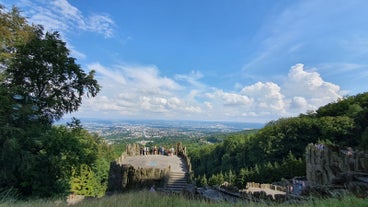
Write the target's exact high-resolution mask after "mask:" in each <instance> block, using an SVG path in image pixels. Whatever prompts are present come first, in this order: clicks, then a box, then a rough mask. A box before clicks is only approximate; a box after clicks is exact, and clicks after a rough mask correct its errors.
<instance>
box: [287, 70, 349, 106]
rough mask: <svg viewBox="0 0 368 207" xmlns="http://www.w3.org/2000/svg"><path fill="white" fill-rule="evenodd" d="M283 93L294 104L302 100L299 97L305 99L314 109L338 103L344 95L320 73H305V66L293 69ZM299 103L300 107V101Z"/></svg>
mask: <svg viewBox="0 0 368 207" xmlns="http://www.w3.org/2000/svg"><path fill="white" fill-rule="evenodd" d="M282 91H283V93H284V95H285V96H286V97H288V98H289V99H292V100H293V101H294V102H295V100H300V98H298V97H303V98H304V99H305V100H306V105H308V106H309V107H311V108H313V109H316V108H317V107H319V106H322V105H324V104H327V103H330V102H333V101H336V100H337V99H338V98H341V97H342V94H343V92H342V91H341V90H340V87H339V86H338V85H335V84H333V83H329V82H326V81H324V80H323V79H322V78H321V76H320V74H319V73H317V72H313V71H311V72H308V71H305V70H304V65H303V64H296V65H294V66H293V67H291V69H290V71H289V74H288V79H287V81H286V82H285V83H284V85H283V90H282ZM295 98H296V99H295ZM298 102H299V105H300V101H298ZM297 105H298V104H297ZM291 106H293V104H292V105H291ZM299 108H300V107H299ZM291 110H293V108H291Z"/></svg>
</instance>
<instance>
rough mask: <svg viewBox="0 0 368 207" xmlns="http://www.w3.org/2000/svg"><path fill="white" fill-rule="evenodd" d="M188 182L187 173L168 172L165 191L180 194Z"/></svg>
mask: <svg viewBox="0 0 368 207" xmlns="http://www.w3.org/2000/svg"><path fill="white" fill-rule="evenodd" d="M187 181H188V173H184V172H170V173H169V179H168V181H167V184H166V189H167V190H169V191H174V192H180V191H182V190H183V188H185V187H186V185H187Z"/></svg>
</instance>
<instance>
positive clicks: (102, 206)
mask: <svg viewBox="0 0 368 207" xmlns="http://www.w3.org/2000/svg"><path fill="white" fill-rule="evenodd" d="M0 206H1V207H3V206H9V207H10V206H12V207H13V206H14V207H36V206H37V207H46V206H47V207H50V206H62V207H63V206H67V205H66V203H65V202H61V201H43V200H35V201H29V202H16V203H14V202H5V203H1V202H0ZM75 206H76V207H115V206H127V207H136V206H145V207H150V206H151V207H156V206H157V207H162V206H165V207H167V206H170V207H171V206H172V207H197V206H198V207H226V206H229V207H230V206H247V207H266V206H270V205H269V204H265V203H264V204H262V203H249V204H247V205H244V204H240V203H239V204H230V203H212V202H211V203H210V202H205V201H198V200H187V199H185V198H183V197H181V196H166V195H162V194H158V193H152V192H149V191H141V192H136V193H127V194H121V195H114V196H106V197H103V198H100V199H95V200H94V199H93V200H86V201H83V202H81V203H79V204H77V205H75ZM274 206H290V207H292V206H295V207H307V206H323V207H345V206H355V207H360V206H361V207H363V206H364V207H366V206H368V199H359V198H355V197H345V198H343V199H340V200H338V199H328V200H316V201H309V202H306V203H298V204H288V205H287V204H285V203H283V204H279V205H276V204H275V205H274Z"/></svg>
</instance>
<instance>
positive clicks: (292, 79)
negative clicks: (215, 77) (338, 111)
mask: <svg viewBox="0 0 368 207" xmlns="http://www.w3.org/2000/svg"><path fill="white" fill-rule="evenodd" d="M88 67H89V69H95V70H96V71H97V73H96V75H97V77H98V80H99V82H100V84H101V85H102V86H103V88H102V92H101V94H103V96H102V97H97V98H95V99H90V100H88V102H87V104H84V105H83V108H84V111H88V110H87V109H86V108H88V107H89V108H91V109H90V111H99V110H100V111H102V112H103V113H102V114H105V113H106V114H109V113H110V115H111V116H123V117H136V118H137V117H138V118H171V119H200V120H211V119H215V120H233V121H234V120H238V121H239V120H240V121H262V122H266V121H269V120H272V119H277V118H280V117H287V116H295V115H298V114H300V113H305V112H307V111H308V110H315V109H317V108H318V107H320V106H322V105H325V104H327V103H329V102H332V101H335V100H337V99H338V98H341V93H342V91H341V90H340V88H339V86H337V85H335V84H332V83H329V82H326V81H325V80H323V79H322V77H321V76H320V74H319V73H318V72H316V71H308V70H305V69H304V66H303V65H302V64H296V65H294V66H292V67H291V68H290V71H289V73H288V74H287V75H286V74H285V78H284V79H283V81H282V82H279V83H275V82H256V83H254V84H251V85H245V84H241V85H245V86H242V88H240V87H239V89H238V90H236V91H225V90H223V89H219V88H216V87H203V86H204V84H202V83H201V82H200V78H202V74H201V73H200V72H191V73H190V74H187V75H183V74H181V75H174V78H170V77H165V76H162V75H161V74H160V71H159V69H158V68H157V67H156V66H150V65H148V66H147V65H145V66H142V65H119V66H115V67H106V66H103V65H101V64H99V63H95V64H91V65H89V66H88ZM180 83H181V84H180ZM239 85H240V84H239ZM100 114H101V113H100Z"/></svg>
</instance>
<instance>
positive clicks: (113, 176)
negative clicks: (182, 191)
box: [107, 161, 170, 193]
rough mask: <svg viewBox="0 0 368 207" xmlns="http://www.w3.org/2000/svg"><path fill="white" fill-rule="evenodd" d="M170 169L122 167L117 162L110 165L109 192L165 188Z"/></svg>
mask: <svg viewBox="0 0 368 207" xmlns="http://www.w3.org/2000/svg"><path fill="white" fill-rule="evenodd" d="M169 172H170V168H165V169H157V168H137V169H136V168H134V167H133V166H131V165H120V164H119V163H117V162H116V161H114V162H112V163H111V164H110V173H109V181H108V189H107V191H108V192H110V193H113V192H123V191H125V190H129V189H139V188H148V187H150V186H153V185H155V186H157V187H160V186H163V185H164V183H165V181H166V180H167V176H168V173H169Z"/></svg>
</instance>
